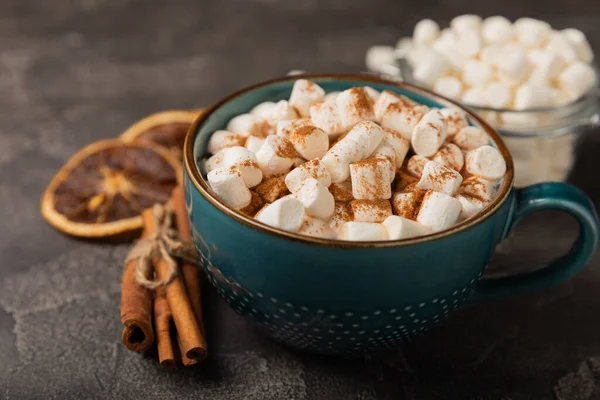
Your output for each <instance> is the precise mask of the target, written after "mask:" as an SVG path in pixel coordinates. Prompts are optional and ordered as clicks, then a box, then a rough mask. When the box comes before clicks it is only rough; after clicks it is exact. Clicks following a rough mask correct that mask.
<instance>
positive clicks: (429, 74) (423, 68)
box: [413, 49, 450, 86]
mask: <svg viewBox="0 0 600 400" xmlns="http://www.w3.org/2000/svg"><path fill="white" fill-rule="evenodd" d="M449 69H450V62H449V61H448V59H447V58H446V57H444V56H443V55H442V54H440V53H438V52H437V51H435V50H433V49H431V50H429V51H427V52H426V53H425V54H424V55H423V58H422V59H421V60H420V62H419V64H417V65H416V66H415V68H414V71H413V77H414V78H415V79H416V80H417V81H419V82H422V83H425V84H427V85H429V86H431V85H433V84H434V83H435V81H437V80H438V79H439V78H440V77H441V76H442V75H444V73H446V72H447V71H448V70H449Z"/></svg>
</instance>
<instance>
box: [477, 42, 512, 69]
mask: <svg viewBox="0 0 600 400" xmlns="http://www.w3.org/2000/svg"><path fill="white" fill-rule="evenodd" d="M505 54H506V49H504V48H503V47H502V46H500V45H489V46H485V47H484V48H483V49H481V52H480V53H479V58H480V59H481V61H483V62H484V63H486V64H488V65H491V66H493V67H497V66H499V65H500V63H501V62H502V61H503V60H504V56H505Z"/></svg>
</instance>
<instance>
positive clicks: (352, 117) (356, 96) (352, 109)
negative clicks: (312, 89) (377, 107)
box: [335, 87, 375, 130]
mask: <svg viewBox="0 0 600 400" xmlns="http://www.w3.org/2000/svg"><path fill="white" fill-rule="evenodd" d="M335 102H336V104H337V108H338V115H339V116H340V121H341V123H342V127H343V129H346V130H347V129H351V128H352V127H353V126H354V125H356V124H357V123H359V122H361V121H364V120H369V121H374V120H375V112H374V110H373V99H371V97H370V96H369V94H368V93H367V91H366V90H365V89H364V88H362V87H353V88H351V89H347V90H344V91H343V92H342V93H340V94H339V95H338V97H337V98H336V99H335Z"/></svg>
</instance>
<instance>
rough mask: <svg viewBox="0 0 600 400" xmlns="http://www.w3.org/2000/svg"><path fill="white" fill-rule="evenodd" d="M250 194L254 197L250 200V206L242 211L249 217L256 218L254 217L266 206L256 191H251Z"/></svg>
mask: <svg viewBox="0 0 600 400" xmlns="http://www.w3.org/2000/svg"><path fill="white" fill-rule="evenodd" d="M250 193H251V195H252V197H251V199H250V204H248V205H247V206H246V207H244V208H242V209H241V210H240V211H241V212H242V213H243V214H246V215H247V216H249V217H251V218H254V216H255V215H256V213H257V212H258V210H260V209H261V208H262V207H263V206H264V205H265V202H264V201H263V199H262V198H261V197H260V196H259V195H258V193H256V192H255V191H253V190H251V191H250Z"/></svg>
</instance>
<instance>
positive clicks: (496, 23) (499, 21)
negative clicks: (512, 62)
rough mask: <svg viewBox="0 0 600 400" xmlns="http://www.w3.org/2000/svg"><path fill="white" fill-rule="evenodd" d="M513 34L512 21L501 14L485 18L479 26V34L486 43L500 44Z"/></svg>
mask: <svg viewBox="0 0 600 400" xmlns="http://www.w3.org/2000/svg"><path fill="white" fill-rule="evenodd" d="M514 35H515V31H514V29H513V25H512V23H511V22H510V21H509V20H508V19H506V18H504V17H501V16H494V17H489V18H486V19H485V20H484V21H483V24H482V27H481V36H483V40H485V42H486V43H492V44H502V43H506V42H508V41H509V40H511V39H512V38H513V37H514Z"/></svg>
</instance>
